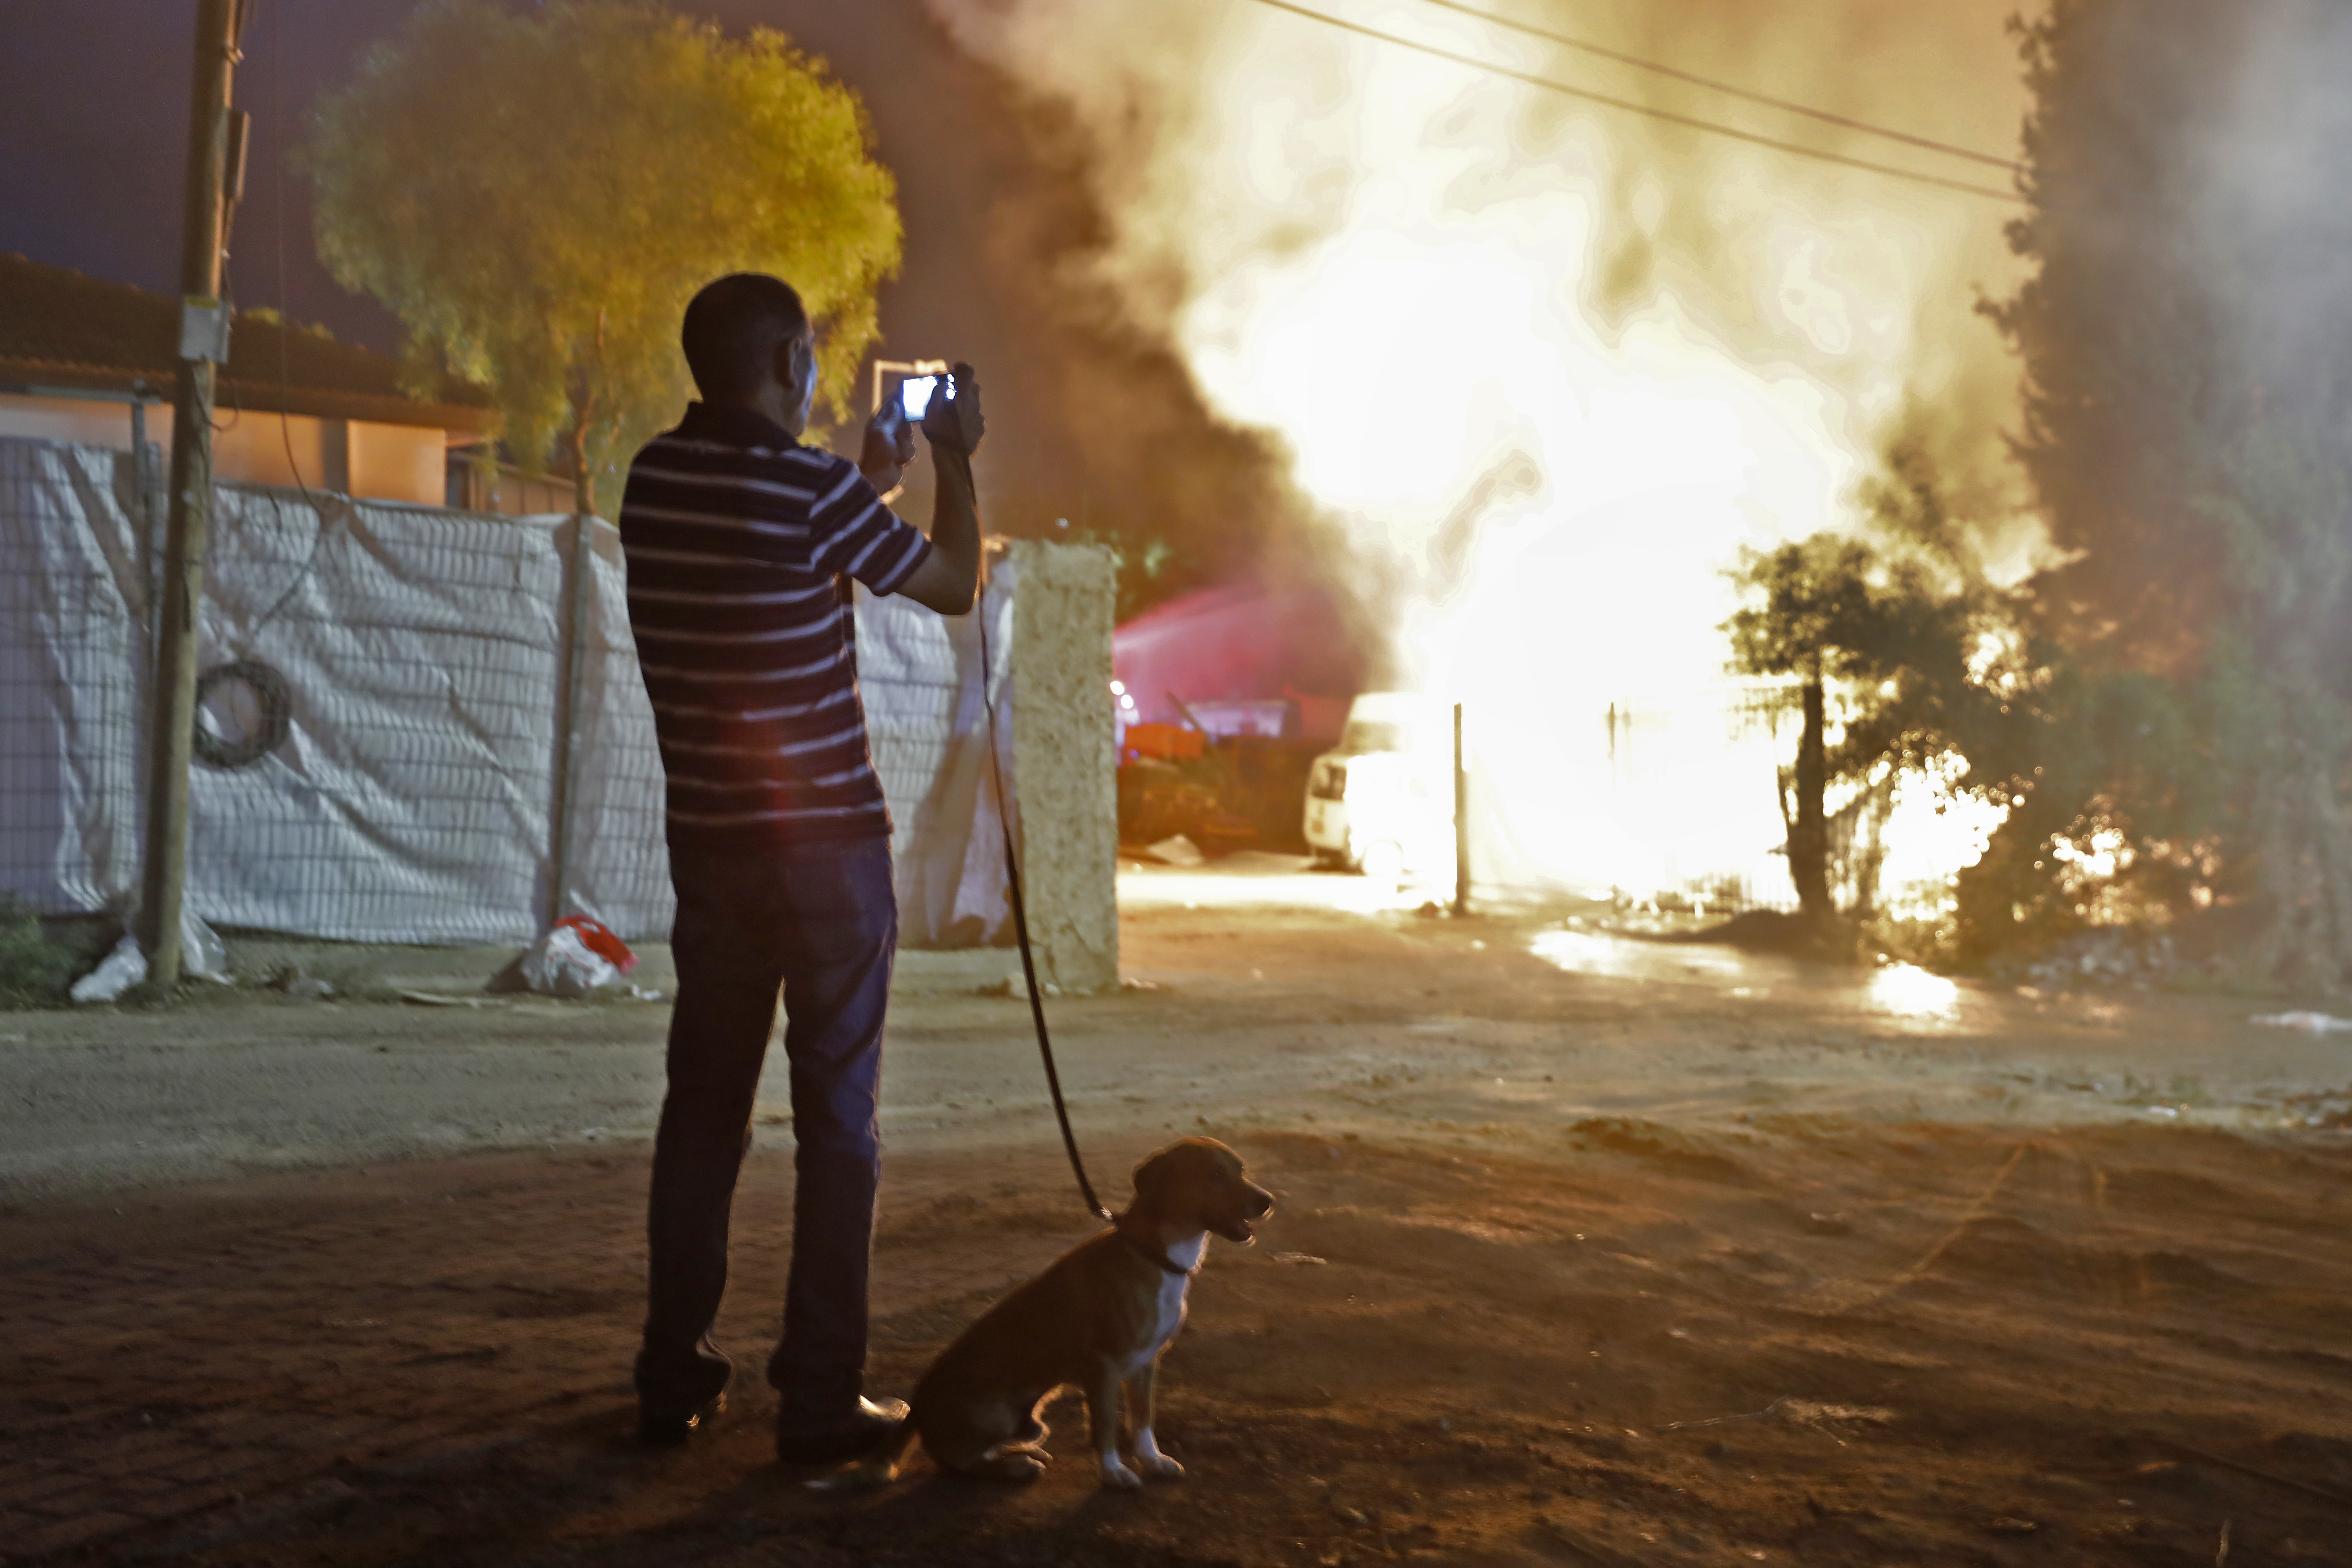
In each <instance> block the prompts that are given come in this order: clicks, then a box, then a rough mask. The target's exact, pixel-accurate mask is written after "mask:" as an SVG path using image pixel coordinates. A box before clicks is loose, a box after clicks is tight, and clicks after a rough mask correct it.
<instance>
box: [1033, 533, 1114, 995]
mask: <svg viewBox="0 0 2352 1568" xmlns="http://www.w3.org/2000/svg"><path fill="white" fill-rule="evenodd" d="M1010 554H1011V557H1012V561H1011V563H1012V565H1013V570H1014V573H1015V578H1014V583H1015V586H1014V589H1013V663H1012V670H1011V679H1012V684H1013V691H1012V699H1013V700H1012V701H1011V703H1010V704H1009V705H1008V706H1009V707H1010V709H1011V710H1012V714H1013V792H1014V793H1015V794H1016V795H1018V796H1019V797H1020V798H1019V806H1020V814H1019V823H1020V834H1021V885H1022V888H1023V889H1024V892H1025V893H1026V895H1027V900H1028V906H1029V931H1030V936H1031V939H1032V941H1033V942H1034V943H1035V945H1036V950H1037V963H1038V978H1039V979H1041V980H1046V981H1051V982H1052V983H1053V984H1055V985H1057V986H1059V987H1061V988H1062V989H1063V990H1065V991H1099V990H1104V989H1107V988H1108V987H1110V986H1114V985H1117V984H1118V892H1117V877H1118V752H1117V751H1116V749H1115V742H1114V739H1113V736H1112V731H1111V695H1110V679H1111V642H1110V639H1111V626H1112V621H1113V618H1114V615H1115V608H1116V603H1117V596H1118V583H1117V577H1116V574H1115V573H1114V571H1113V567H1112V563H1111V554H1110V552H1109V551H1108V550H1107V549H1104V548H1103V547H1101V546H1100V545H1091V544H1058V543H1052V542H1045V541H1042V540H1038V541H1023V542H1016V543H1014V544H1013V545H1012V547H1011V551H1010Z"/></svg>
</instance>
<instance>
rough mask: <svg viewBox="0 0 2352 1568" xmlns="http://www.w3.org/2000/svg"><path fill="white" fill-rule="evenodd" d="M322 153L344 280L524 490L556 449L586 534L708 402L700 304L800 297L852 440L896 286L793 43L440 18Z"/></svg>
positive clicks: (773, 36)
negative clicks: (587, 518)
mask: <svg viewBox="0 0 2352 1568" xmlns="http://www.w3.org/2000/svg"><path fill="white" fill-rule="evenodd" d="M308 154H309V163H310V169H311V171H312V174H313V178H314V180H315V183H316V186H317V221H318V237H319V249H320V256H321V258H323V259H324V260H325V262H326V264H327V266H328V268H329V269H330V270H331V271H332V272H333V273H334V275H335V277H336V278H337V279H338V280H340V281H341V283H342V284H343V285H344V286H345V287H346V288H350V289H364V290H365V291H367V292H368V293H371V294H373V295H374V296H375V297H376V298H377V299H379V300H383V303H384V304H385V305H386V306H388V307H390V309H391V310H393V311H394V314H396V315H398V316H399V318H400V320H401V321H402V324H403V325H404V327H405V328H406V330H407V333H408V347H409V351H410V354H411V357H412V358H413V359H414V360H415V362H416V363H418V364H419V365H420V366H425V365H429V366H432V367H434V369H435V371H436V372H439V371H446V372H447V373H454V374H457V375H460V376H466V377H469V378H472V379H476V380H478V381H481V382H483V383H486V384H488V386H489V387H490V388H491V390H492V393H493V395H494V396H495V398H496V401H497V405H498V410H499V415H500V416H501V419H502V422H503V426H504V435H505V437H506V441H507V444H508V446H509V448H510V449H511V450H512V451H513V452H514V454H515V456H516V458H517V459H518V460H519V461H520V462H521V463H522V464H523V465H525V467H526V468H530V469H534V470H535V469H536V468H538V467H539V466H540V465H541V464H542V463H544V462H545V461H546V460H547V458H549V457H550V456H551V453H552V452H553V451H554V450H555V449H556V448H557V447H559V446H560V447H561V448H562V452H563V454H564V456H565V458H566V459H567V461H568V463H569V466H570V468H571V470H572V474H573V476H574V482H575V488H576V495H577V505H578V506H579V507H580V508H581V509H582V510H595V509H596V503H597V489H598V485H599V483H600V481H601V482H603V483H604V484H605V485H606V486H607V487H608V488H607V489H605V490H604V494H605V496H606V498H607V499H612V497H613V491H612V489H610V488H609V485H610V483H611V481H612V480H613V479H614V478H615V477H616V474H617V470H618V468H619V465H620V464H621V463H622V462H624V461H625V459H626V458H627V457H628V456H629V455H630V454H631V453H632V452H634V451H635V448H636V447H638V446H639V445H641V444H642V443H643V441H644V440H645V439H646V437H649V436H650V435H651V434H652V433H653V432H654V431H656V430H657V429H659V428H660V427H661V426H664V425H666V424H667V423H668V422H670V421H671V420H672V419H673V418H674V417H675V416H676V415H677V411H678V409H679V408H680V406H681V405H683V404H684V402H685V401H686V399H687V398H688V397H690V396H691V395H692V393H691V390H690V387H691V384H690V381H689V379H688V374H687V371H686V365H685V362H684V360H683V358H682V356H681V355H680V354H679V353H678V349H677V326H678V321H679V319H680V317H681V315H682V314H683V312H684V310H685V308H686V303H687V301H688V300H689V299H691V298H692V297H693V295H694V292H695V290H696V289H699V288H700V287H701V286H702V285H703V284H705V283H707V282H709V280H710V279H713V278H715V277H719V276H720V275H722V274H725V273H729V272H735V271H761V272H772V273H774V274H776V275H778V276H779V277H782V278H784V279H788V280H789V281H790V282H791V283H792V284H793V286H794V287H795V288H796V289H799V290H800V292H801V296H802V298H803V300H805V301H806V302H807V304H808V307H809V310H810V314H811V316H812V318H813V320H814V321H815V322H816V323H817V325H818V328H819V331H820V334H821V342H822V349H821V364H822V378H821V382H820V397H821V399H822V406H823V407H824V408H825V409H826V410H828V411H830V412H831V413H833V414H834V415H835V416H840V415H841V414H843V413H845V412H846V409H847V405H848V402H849V399H850V396H851V394H852V383H853V381H854V380H855V378H856V374H857V370H858V366H859V364H860V363H861V360H862V358H863V355H864V353H865V351H866V345H867V344H868V343H870V342H873V341H874V339H875V337H876V335H877V332H876V312H875V289H876V288H877V285H878V284H880V283H881V282H882V281H883V280H884V279H887V278H889V277H891V276H892V275H893V274H894V273H895V272H896V271H897V269H898V255H899V240H900V228H899V223H898V205H897V185H896V182H895V180H894V179H893V178H892V176H891V174H890V173H889V171H888V170H887V169H885V168H884V167H883V166H882V165H881V164H880V163H877V162H876V160H875V156H874V138H873V132H872V130H871V128H870V126H869V125H868V123H867V121H866V111H865V108H864V105H863V104H862V103H861V102H860V100H859V99H858V97H857V95H856V93H855V92H854V91H852V90H851V89H849V88H847V87H845V86H844V85H843V84H841V83H840V82H838V81H835V79H832V78H831V77H830V76H829V75H828V74H827V73H826V70H825V68H824V64H823V62H822V61H819V60H817V59H814V58H812V57H810V56H808V55H805V54H803V53H802V52H800V51H799V50H797V49H795V48H794V47H793V46H792V44H791V42H790V41H789V40H788V39H786V38H785V37H783V35H782V34H781V33H776V32H772V31H769V30H767V29H764V28H760V29H754V30H753V31H752V32H751V33H750V34H749V35H748V36H746V37H741V38H740V39H739V38H729V37H725V36H723V35H722V34H721V33H720V32H719V29H718V28H716V27H714V26H709V25H707V24H703V23H698V22H693V21H690V20H688V19H687V18H685V17H682V16H674V15H672V14H670V13H667V12H666V11H662V10H659V9H656V8H655V7H652V6H650V5H635V4H628V3H625V0H552V3H551V4H548V5H543V6H540V7H537V8H534V9H530V10H521V9H516V8H512V7H509V6H508V5H500V4H497V3H496V0H432V3H430V4H427V5H423V6H420V7H419V8H418V9H417V10H416V11H415V13H414V14H413V15H412V16H411V17H410V19H409V23H408V26H407V27H406V28H405V29H404V32H403V33H402V34H401V35H400V37H397V38H395V39H394V40H392V41H390V42H387V43H384V44H381V45H378V46H377V47H374V48H373V49H372V50H370V51H369V53H368V55H367V56H366V58H365V59H364V60H363V61H362V65H361V68H360V73H359V77H358V79H356V80H355V81H353V82H352V84H351V85H350V86H348V87H346V88H344V89H341V90H340V91H338V92H336V93H334V94H333V95H331V97H330V98H329V99H328V100H326V101H325V102H324V104H323V105H322V106H321V108H320V112H319V119H318V124H317V127H316V132H315V135H314V137H313V138H312V140H311V142H310V147H309V149H308ZM425 379H426V380H428V381H429V379H430V376H429V375H427V376H426V377H425ZM422 389H423V388H420V390H422Z"/></svg>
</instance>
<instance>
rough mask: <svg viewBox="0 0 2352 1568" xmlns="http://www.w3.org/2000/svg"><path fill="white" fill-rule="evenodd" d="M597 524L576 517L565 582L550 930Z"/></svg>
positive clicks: (559, 913) (565, 851)
mask: <svg viewBox="0 0 2352 1568" xmlns="http://www.w3.org/2000/svg"><path fill="white" fill-rule="evenodd" d="M595 521H596V520H595V519H594V518H593V517H591V516H589V514H588V513H586V512H584V511H583V512H575V513H573V514H572V575H571V578H570V580H569V582H568V584H566V585H567V586H568V588H569V589H570V593H569V595H567V597H568V600H569V604H568V607H567V608H566V610H565V612H564V614H563V615H562V616H560V617H558V624H559V625H560V626H561V627H562V644H563V647H562V654H561V658H562V661H563V662H562V668H561V669H560V670H559V671H558V673H557V676H556V687H555V759H554V764H553V767H552V769H551V771H552V773H554V775H555V776H554V781H553V782H554V786H555V787H554V789H553V790H552V791H551V792H550V795H549V797H548V830H547V838H548V843H547V919H546V920H545V921H543V922H542V923H543V924H545V925H550V926H551V925H553V924H554V923H555V922H556V921H560V920H562V918H563V884H564V883H565V882H566V881H567V880H568V879H570V877H571V874H572V764H573V761H574V756H573V754H574V752H576V751H577V750H578V741H579V736H578V733H577V731H578V730H579V727H580V726H579V716H580V689H581V687H582V685H583V683H584V682H583V670H582V668H581V661H582V656H583V652H584V651H585V649H586V646H587V639H586V629H587V625H588V574H590V573H591V572H593V571H594V570H595V565H596V562H595V555H594V546H593V544H591V543H590V541H589V531H590V530H591V529H592V528H593V527H594V526H595Z"/></svg>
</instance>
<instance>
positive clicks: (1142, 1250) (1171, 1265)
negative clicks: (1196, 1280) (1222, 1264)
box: [1110, 1220, 1206, 1274]
mask: <svg viewBox="0 0 2352 1568" xmlns="http://www.w3.org/2000/svg"><path fill="white" fill-rule="evenodd" d="M1110 1227H1111V1229H1113V1230H1115V1231H1117V1232H1118V1238H1119V1240H1121V1241H1123V1242H1125V1243H1127V1245H1128V1247H1129V1249H1130V1250H1131V1251H1133V1252H1134V1253H1135V1255H1136V1256H1137V1257H1139V1258H1144V1259H1147V1260H1148V1261H1150V1262H1152V1263H1155V1264H1157V1265H1159V1266H1160V1269H1161V1270H1162V1271H1163V1272H1165V1273H1169V1274H1190V1273H1192V1270H1191V1269H1190V1268H1184V1267H1183V1266H1182V1265H1181V1264H1179V1263H1176V1262H1174V1261H1172V1260H1171V1259H1170V1258H1169V1256H1168V1255H1167V1254H1166V1253H1164V1252H1162V1251H1160V1249H1159V1248H1158V1247H1152V1246H1150V1245H1148V1244H1146V1243H1145V1242H1143V1241H1141V1240H1139V1238H1138V1237H1136V1236H1135V1234H1134V1233H1133V1232H1132V1231H1130V1230H1129V1229H1128V1228H1127V1226H1123V1225H1121V1224H1119V1223H1118V1221H1117V1220H1113V1221H1112V1222H1111V1226H1110ZM1202 1250H1203V1252H1205V1251H1206V1249H1205V1248H1203V1249H1202Z"/></svg>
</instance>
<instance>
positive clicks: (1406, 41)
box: [1253, 0, 2025, 205]
mask: <svg viewBox="0 0 2352 1568" xmlns="http://www.w3.org/2000/svg"><path fill="white" fill-rule="evenodd" d="M1253 3H1254V4H1255V5H1264V6H1265V7H1266V8H1267V9H1269V10H1274V11H1286V12H1288V13H1290V14H1291V15H1292V16H1303V17H1305V18H1306V19H1307V20H1308V21H1310V22H1320V23H1322V24H1323V25H1324V26H1327V27H1337V28H1339V30H1340V31H1342V32H1348V33H1355V34H1358V35H1360V36H1361V37H1367V38H1372V39H1376V40H1377V41H1379V42H1381V43H1383V44H1394V45H1395V46H1397V47H1400V48H1406V49H1412V50H1413V51H1415V52H1416V53H1419V54H1424V55H1429V56H1432V57H1433V58H1437V59H1441V60H1447V61H1450V62H1452V63H1453V64H1454V65H1458V66H1468V67H1469V68H1471V69H1473V70H1480V71H1485V72H1486V73H1487V74H1488V75H1490V76H1498V77H1503V78H1506V79H1509V80H1512V81H1517V82H1522V83H1525V84H1526V85H1527V86H1528V87H1534V88H1541V89H1543V90H1544V91H1546V92H1556V93H1559V95H1561V96H1562V97H1564V98H1574V99H1580V100H1583V101H1584V102H1587V103H1597V104H1600V105H1601V106H1602V107H1603V108H1607V109H1622V110H1624V111H1625V112H1627V113H1629V114H1639V115H1643V116H1644V117H1645V118H1648V119H1651V120H1658V121H1664V122H1665V123H1667V124H1669V125H1680V126H1684V127H1685V128H1686V129H1689V130H1692V131H1704V132H1708V133H1709V134H1711V135H1716V136H1723V137H1727V138H1729V139H1730V140H1732V141H1734V142H1747V143H1748V144H1749V145H1750V146H1756V147H1766V148H1769V149H1771V150H1772V151H1774V152H1776V153H1793V154H1794V155H1796V156H1797V157H1800V158H1811V159H1814V160H1816V161H1818V162H1820V163H1836V164H1839V165H1841V166H1843V167H1844V168H1848V169H1860V170H1863V171H1864V172H1865V173H1867V174H1884V175H1885V176H1887V177H1888V178H1890V179H1896V180H1908V181H1911V182H1912V183H1913V184H1921V185H1933V186H1936V187H1937V188H1939V189H1942V190H1948V191H1958V192H1960V193H1961V194H1963V195H1971V196H1989V197H1990V198H1991V199H1992V200H1994V201H1997V202H2013V203H2015V204H2017V205H2024V204H2025V198H2024V197H2023V196H2022V195H2019V194H2018V193H2016V192H2015V191H2004V190H2000V189H1998V188H1996V187H1994V186H1991V185H1976V184H1969V182H1968V181H1966V180H1953V179H1947V178H1945V177H1944V176H1943V175H1941V174H1924V173H1922V172H1920V171H1918V170H1916V169H1905V168H1898V167H1897V166H1895V164H1892V163H1874V162H1872V161H1871V160H1869V159H1867V158H1850V157H1848V156H1846V155H1845V154H1844V153H1831V152H1826V151H1824V150H1823V149H1822V148H1819V147H1808V146H1805V145H1804V144H1803V143H1802V142H1783V141H1781V140H1780V138H1778V137H1774V136H1761V135H1758V134H1757V133H1756V132H1752V131H1742V130H1739V129H1738V128H1737V127H1736V126H1730V125H1724V124H1719V123H1717V121H1712V120H1701V119H1699V118H1698V117H1697V116H1696V115H1690V114H1677V113H1675V111H1674V110H1668V109H1657V108H1654V107H1652V106H1651V105H1649V104H1646V103H1636V102H1634V101H1633V100H1631V99H1624V98H1613V97H1612V96H1610V95H1609V94H1607V93H1602V92H1591V91H1588V90H1587V89H1583V88H1580V87H1570V86H1569V85H1568V84H1567V83H1566V82H1559V81H1554V80H1552V79H1550V78H1549V77H1542V76H1537V75H1536V74H1534V73H1533V72H1531V71H1523V70H1514V69H1513V68H1510V67H1508V66H1501V65H1496V63H1495V62H1494V61H1492V60H1483V59H1480V58H1477V57H1476V56H1475V55H1465V54H1457V53H1455V52H1454V50H1452V49H1443V48H1439V47H1437V46H1436V45H1434V44H1423V43H1419V42H1416V41H1415V40H1413V39H1412V38H1405V37H1398V36H1397V35H1396V34H1394V33H1384V32H1382V31H1381V30H1380V29H1379V28H1378V27H1370V26H1365V25H1364V24H1363V23H1361V22H1351V21H1349V20H1348V19H1347V18H1345V17H1343V16H1332V15H1330V14H1329V13H1328V12H1325V11H1316V10H1311V9H1309V8H1308V7H1307V6H1305V5H1292V4H1291V3H1290V0H1253Z"/></svg>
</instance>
